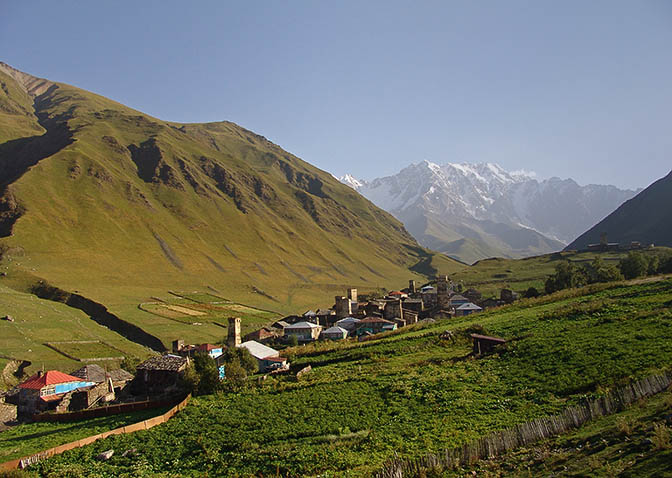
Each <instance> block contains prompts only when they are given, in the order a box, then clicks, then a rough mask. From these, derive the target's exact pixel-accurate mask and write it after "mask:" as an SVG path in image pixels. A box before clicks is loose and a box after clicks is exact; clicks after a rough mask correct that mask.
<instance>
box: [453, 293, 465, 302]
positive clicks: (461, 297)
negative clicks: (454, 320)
mask: <svg viewBox="0 0 672 478" xmlns="http://www.w3.org/2000/svg"><path fill="white" fill-rule="evenodd" d="M457 300H466V301H467V302H469V299H467V298H466V297H465V296H463V295H460V294H455V295H454V296H452V297H451V298H450V301H451V302H454V301H457Z"/></svg>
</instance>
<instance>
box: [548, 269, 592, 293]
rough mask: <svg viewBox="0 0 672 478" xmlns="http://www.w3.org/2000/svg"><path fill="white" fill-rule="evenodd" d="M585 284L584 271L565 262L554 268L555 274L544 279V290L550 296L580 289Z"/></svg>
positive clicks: (586, 281) (586, 279) (586, 280)
mask: <svg viewBox="0 0 672 478" xmlns="http://www.w3.org/2000/svg"><path fill="white" fill-rule="evenodd" d="M587 283H588V277H587V276H586V273H585V271H584V269H583V268H579V267H577V266H576V265H575V264H574V263H572V262H569V261H566V262H561V263H559V264H558V265H557V266H555V274H553V275H551V276H549V277H548V279H546V284H545V289H546V292H547V293H549V294H550V293H553V292H556V291H558V290H562V289H569V288H572V287H582V286H584V285H586V284H587Z"/></svg>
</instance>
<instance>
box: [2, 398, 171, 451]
mask: <svg viewBox="0 0 672 478" xmlns="http://www.w3.org/2000/svg"><path fill="white" fill-rule="evenodd" d="M168 408H169V407H163V408H155V409H152V410H142V411H138V412H131V413H122V414H119V415H112V416H109V417H99V418H92V419H89V420H83V421H78V422H67V423H50V422H35V423H28V424H25V425H18V426H15V427H12V428H10V429H8V430H5V431H3V432H2V433H0V463H3V462H5V461H10V460H16V459H17V458H21V457H24V456H27V455H31V454H33V453H37V452H40V451H42V450H46V449H48V448H51V447H54V446H58V445H62V444H64V443H69V442H72V441H75V440H79V439H81V438H86V437H88V436H91V435H95V434H97V433H102V432H105V431H108V430H112V429H114V428H119V427H123V426H126V425H130V424H132V423H137V422H141V421H143V420H147V419H148V418H152V417H155V416H158V415H161V414H162V413H165V412H166V411H167V410H168Z"/></svg>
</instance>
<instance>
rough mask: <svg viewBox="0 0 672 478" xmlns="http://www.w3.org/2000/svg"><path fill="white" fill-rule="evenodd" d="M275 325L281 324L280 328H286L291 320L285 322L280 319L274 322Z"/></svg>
mask: <svg viewBox="0 0 672 478" xmlns="http://www.w3.org/2000/svg"><path fill="white" fill-rule="evenodd" d="M273 325H274V326H276V325H277V326H279V328H283V329H284V328H286V327H289V322H285V321H284V320H278V321H277V322H274V323H273Z"/></svg>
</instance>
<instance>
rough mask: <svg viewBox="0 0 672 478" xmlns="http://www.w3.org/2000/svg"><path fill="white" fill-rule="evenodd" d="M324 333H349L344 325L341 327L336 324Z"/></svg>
mask: <svg viewBox="0 0 672 478" xmlns="http://www.w3.org/2000/svg"><path fill="white" fill-rule="evenodd" d="M322 333H323V334H341V335H343V334H345V335H348V331H347V330H345V329H344V328H343V327H339V326H337V325H334V326H333V327H329V328H328V329H327V330H325V331H323V332H322Z"/></svg>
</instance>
